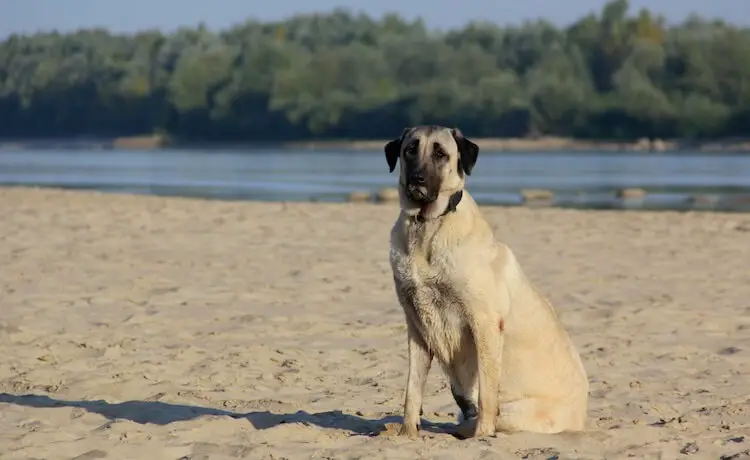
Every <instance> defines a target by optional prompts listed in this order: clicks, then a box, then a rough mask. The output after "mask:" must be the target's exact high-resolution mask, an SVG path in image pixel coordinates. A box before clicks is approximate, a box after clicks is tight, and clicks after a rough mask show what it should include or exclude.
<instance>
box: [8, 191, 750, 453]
mask: <svg viewBox="0 0 750 460" xmlns="http://www.w3.org/2000/svg"><path fill="white" fill-rule="evenodd" d="M0 206H1V209H2V213H0V228H1V229H2V232H0V458H2V459H3V460H11V459H49V460H53V459H71V458H76V459H100V458H106V459H139V460H140V459H154V460H158V459H175V460H176V459H193V460H195V459H228V458H251V459H350V458H351V459H353V458H363V459H415V458H434V459H454V458H455V459H457V458H461V459H479V458H483V459H506V458H508V459H511V458H526V459H547V458H560V459H569V458H577V459H602V458H608V459H609V458H627V457H632V458H644V459H646V458H662V459H675V458H682V457H691V458H713V459H718V458H735V459H739V458H748V457H750V215H747V214H744V215H743V214H714V213H689V214H680V213H673V212H663V213H647V212H616V211H573V210H555V209H522V208H515V209H514V208H484V212H485V214H486V216H487V218H488V220H489V221H490V222H491V223H492V225H493V227H494V229H495V231H496V232H497V235H498V236H499V237H501V238H502V239H503V240H504V241H506V242H507V243H508V244H510V245H511V247H512V248H513V249H514V251H515V252H516V255H517V257H518V259H519V260H520V262H521V264H522V265H523V267H524V268H525V270H526V272H527V273H528V275H529V276H530V277H531V278H532V279H533V280H534V281H535V283H536V284H537V286H538V287H539V289H540V290H541V291H542V292H544V293H545V294H546V295H548V296H549V298H550V299H551V300H552V301H553V303H554V304H555V305H556V307H557V309H558V311H559V313H560V315H561V318H562V320H563V322H564V323H565V325H566V327H567V328H568V330H569V333H570V335H571V337H572V339H573V341H574V342H575V344H576V346H577V347H578V349H579V351H580V353H581V356H582V359H583V362H584V365H585V367H586V369H587V371H588V374H589V378H590V381H591V393H590V412H589V427H588V428H587V430H586V431H585V432H583V433H575V434H560V435H541V434H533V433H517V434H503V433H499V434H497V436H496V437H492V438H485V439H479V440H477V439H474V440H466V441H461V440H458V439H456V438H455V437H453V436H452V435H451V434H450V432H451V429H452V427H453V426H454V422H455V416H456V414H455V413H456V410H457V408H456V407H455V405H454V403H453V402H452V400H451V397H450V394H449V391H448V388H447V385H446V382H445V378H444V377H443V376H442V374H441V373H440V372H439V371H438V370H437V368H435V370H433V372H432V373H431V374H430V379H429V382H428V384H427V390H426V400H425V419H426V422H425V426H424V431H423V435H422V438H421V439H419V440H414V441H412V440H408V439H405V438H402V437H397V436H393V433H394V430H395V429H396V428H397V426H398V425H397V424H398V422H400V420H401V403H402V398H403V388H404V383H405V379H406V377H405V375H406V374H405V373H406V369H407V358H406V338H405V336H406V335H405V334H406V333H405V326H404V321H403V313H402V311H401V309H400V307H399V306H398V304H397V301H396V296H395V293H394V291H393V287H392V280H391V275H390V269H389V265H388V232H389V229H390V226H391V224H392V221H393V219H394V218H395V216H396V214H397V209H396V207H395V206H394V205H390V204H381V205H378V204H313V203H299V204H282V203H259V202H256V203H247V202H220V201H200V200H187V199H179V198H161V197H144V196H124V195H123V196H119V195H113V194H102V193H93V192H72V191H68V192H63V191H55V190H34V189H0ZM681 452H682V453H681ZM742 452H744V454H742ZM733 455H734V456H733ZM743 455H744V456H743ZM721 456H725V457H721Z"/></svg>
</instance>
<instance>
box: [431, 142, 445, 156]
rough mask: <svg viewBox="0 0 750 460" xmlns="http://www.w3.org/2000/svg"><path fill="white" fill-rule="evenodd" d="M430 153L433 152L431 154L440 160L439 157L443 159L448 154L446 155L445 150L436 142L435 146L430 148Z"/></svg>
mask: <svg viewBox="0 0 750 460" xmlns="http://www.w3.org/2000/svg"><path fill="white" fill-rule="evenodd" d="M432 154H433V155H434V156H435V158H437V159H439V160H440V159H443V158H445V157H447V156H448V155H447V154H446V153H445V150H443V148H442V147H440V146H439V145H437V144H436V145H435V146H434V147H433V149H432Z"/></svg>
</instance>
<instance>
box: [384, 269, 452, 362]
mask: <svg viewBox="0 0 750 460" xmlns="http://www.w3.org/2000/svg"><path fill="white" fill-rule="evenodd" d="M392 266H393V274H394V282H395V284H396V292H397V295H398V297H399V302H400V303H401V306H402V307H403V308H404V312H405V313H406V315H407V316H408V318H409V320H410V321H411V322H412V324H413V325H414V327H415V328H416V329H417V331H418V332H419V333H420V335H421V336H422V339H423V340H424V342H425V344H426V345H427V346H428V348H429V349H430V350H431V351H432V352H433V353H434V354H435V355H437V357H438V358H439V359H441V360H445V361H449V360H450V356H451V355H452V354H453V353H454V351H455V350H456V349H457V348H458V347H459V346H460V343H461V340H462V337H463V336H464V334H465V332H466V322H465V321H464V315H463V305H462V302H461V299H460V297H459V296H458V293H457V291H456V289H455V288H454V286H453V284H452V283H451V280H450V276H449V273H447V271H446V270H445V269H444V268H443V267H441V266H440V264H439V263H434V262H433V263H430V262H428V261H427V260H426V259H425V258H423V257H420V255H407V254H397V255H396V256H395V257H393V259H392Z"/></svg>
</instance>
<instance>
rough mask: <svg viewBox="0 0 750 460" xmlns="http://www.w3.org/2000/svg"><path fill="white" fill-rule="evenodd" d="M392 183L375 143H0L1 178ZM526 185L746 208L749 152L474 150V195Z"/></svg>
mask: <svg viewBox="0 0 750 460" xmlns="http://www.w3.org/2000/svg"><path fill="white" fill-rule="evenodd" d="M396 182H397V177H396V173H394V174H388V167H387V165H386V162H385V157H384V154H383V153H382V151H380V150H376V151H345V150H328V151H318V150H281V149H276V150H272V149H265V150H264V149H256V150H222V151H216V150H189V149H185V150H155V151H128V150H0V185H31V186H52V187H63V188H84V189H96V190H102V191H112V192H127V193H142V194H158V195H181V196H193V197H205V198H223V199H227V198H228V199H249V200H279V201H281V200H284V201H309V200H319V201H342V200H345V199H346V197H347V195H348V194H349V193H350V192H352V191H360V190H370V191H377V190H378V189H380V188H383V187H392V186H394V185H395V184H396ZM623 187H639V188H643V189H646V191H647V192H648V195H647V196H646V198H645V200H643V201H642V202H622V201H621V200H617V199H615V198H614V193H615V191H616V190H617V189H619V188H623ZM525 188H543V189H549V190H552V191H554V192H555V205H557V206H567V207H582V208H622V207H636V208H650V209H685V208H688V207H692V208H698V209H700V208H709V209H727V210H742V211H750V155H747V154H745V155H743V154H734V153H732V154H730V153H727V154H721V153H710V154H705V153H691V152H666V153H658V154H657V153H635V152H622V153H620V152H553V153H546V152H545V153H530V152H522V153H509V152H487V151H483V152H481V153H480V157H479V162H478V164H477V166H476V169H475V170H474V172H473V174H472V176H471V177H470V178H469V186H468V189H469V191H470V192H471V193H472V195H473V196H474V197H475V199H476V200H477V201H478V202H480V203H483V204H503V205H513V204H519V203H520V202H521V198H520V195H519V191H520V190H521V189H525ZM691 196H700V197H701V200H700V203H698V204H695V203H693V204H688V199H689V198H690V197H691Z"/></svg>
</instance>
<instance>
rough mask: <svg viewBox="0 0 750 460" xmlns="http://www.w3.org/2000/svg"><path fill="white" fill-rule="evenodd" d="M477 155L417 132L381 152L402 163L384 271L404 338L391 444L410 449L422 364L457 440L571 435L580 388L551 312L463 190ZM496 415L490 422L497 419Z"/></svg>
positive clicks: (453, 140)
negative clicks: (439, 389)
mask: <svg viewBox="0 0 750 460" xmlns="http://www.w3.org/2000/svg"><path fill="white" fill-rule="evenodd" d="M478 153H479V148H478V147H477V145H476V144H474V143H473V142H471V141H470V140H469V139H467V138H465V137H464V136H463V135H462V134H461V132H460V131H459V130H457V129H449V128H445V127H441V126H417V127H413V128H408V129H406V130H404V132H403V134H402V136H401V137H400V138H398V139H394V140H393V141H391V142H389V143H388V144H387V145H386V146H385V156H386V159H387V161H388V166H389V168H390V170H391V172H393V170H394V169H395V168H396V164H397V163H398V160H399V159H401V172H400V178H399V194H400V203H401V213H400V215H399V217H398V220H397V221H396V223H395V225H394V226H393V230H392V231H391V250H390V260H391V267H392V269H393V279H394V282H395V287H396V293H397V295H398V299H399V302H400V304H401V306H402V307H403V309H404V312H405V316H406V323H407V330H408V348H409V374H408V380H407V386H406V397H405V402H404V423H403V427H402V429H401V434H404V435H408V436H409V437H412V438H413V437H416V436H418V433H419V422H420V416H421V414H422V394H423V390H424V385H425V381H426V379H427V374H428V373H429V371H430V366H431V363H432V358H436V359H437V361H438V363H440V366H441V367H442V369H443V371H444V372H445V373H446V375H447V376H448V378H449V379H450V383H451V393H452V394H453V398H454V399H455V401H456V403H457V404H458V406H459V408H460V409H461V415H462V419H463V422H462V423H461V424H460V426H459V429H458V434H459V435H460V436H461V437H471V436H487V435H491V434H494V433H495V431H496V430H503V431H535V432H542V433H557V432H560V431H567V430H582V429H583V428H584V425H585V422H586V410H587V409H586V408H587V398H588V379H587V377H586V371H585V369H584V367H583V365H582V363H581V359H580V357H579V356H578V353H577V352H576V350H575V348H574V346H573V344H572V343H571V341H570V339H569V337H568V335H567V333H566V332H565V330H564V329H563V327H562V324H561V323H560V321H559V319H558V318H557V315H556V313H555V311H554V309H553V307H552V305H551V304H550V303H549V302H548V301H547V300H546V299H545V298H544V297H543V296H542V295H541V294H539V293H538V292H537V291H536V290H535V289H534V287H533V286H532V284H531V283H530V281H529V280H528V279H527V278H526V276H525V275H524V273H523V272H522V270H521V267H520V266H519V264H518V262H517V261H516V259H515V257H514V255H513V253H512V252H511V250H510V249H509V248H508V247H507V246H505V245H504V244H501V243H498V242H496V241H495V239H494V236H493V234H492V229H491V228H490V226H489V225H488V223H487V222H486V221H485V220H484V218H483V217H482V215H481V213H480V211H479V209H478V207H477V205H476V203H475V202H474V200H473V199H472V198H471V196H470V195H469V193H468V192H467V191H466V190H464V183H465V175H469V174H470V173H471V170H472V168H473V167H474V164H475V163H476V160H477V156H478ZM498 415H499V417H498Z"/></svg>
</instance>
